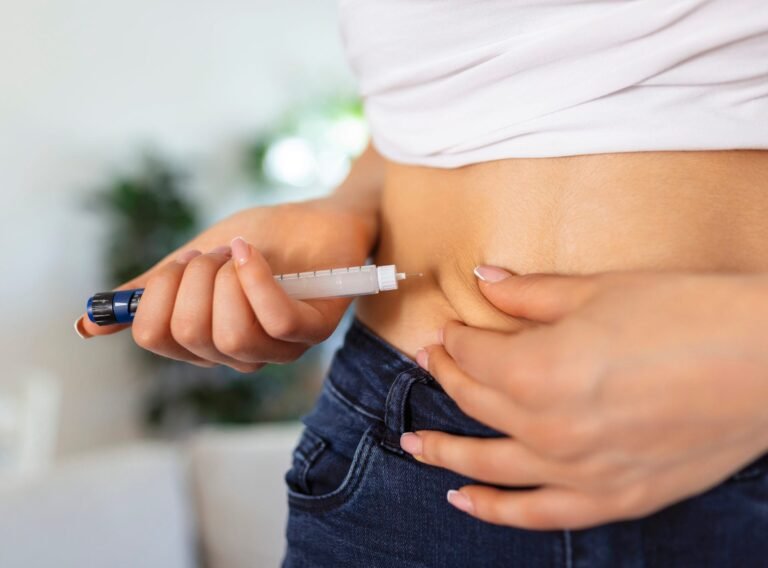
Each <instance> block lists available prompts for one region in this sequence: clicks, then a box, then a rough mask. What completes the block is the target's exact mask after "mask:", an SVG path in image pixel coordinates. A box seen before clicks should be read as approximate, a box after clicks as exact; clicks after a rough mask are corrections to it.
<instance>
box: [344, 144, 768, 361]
mask: <svg viewBox="0 0 768 568" xmlns="http://www.w3.org/2000/svg"><path fill="white" fill-rule="evenodd" d="M767 219H768V152H760V151H727V152H649V153H635V154H604V155H587V156H572V157H565V158H546V159H509V160H500V161H496V162H488V163H482V164H477V165H473V166H468V167H464V168H459V169H454V170H443V169H434V168H424V167H414V166H403V165H398V164H390V165H389V167H388V175H387V180H386V183H385V187H384V190H383V194H382V204H381V233H380V241H379V246H378V248H377V251H376V253H375V255H374V258H375V261H376V263H377V264H397V266H398V270H401V271H406V272H422V273H424V277H423V278H421V279H419V280H418V281H406V282H404V283H402V285H401V290H400V291H398V292H394V293H387V294H380V295H377V296H372V297H367V298H361V299H360V300H358V306H357V316H358V318H359V319H360V320H361V321H362V322H364V323H365V324H366V325H367V326H368V327H370V328H371V329H372V330H374V331H375V332H376V333H377V334H378V335H379V336H381V337H383V338H384V339H385V340H386V341H388V342H389V343H391V344H392V345H394V346H395V347H397V348H398V349H399V350H401V351H402V352H403V353H405V354H407V355H409V356H411V357H412V356H413V355H414V354H415V351H416V349H418V348H419V347H420V346H422V345H425V344H428V343H433V342H434V341H435V339H436V332H437V329H438V328H439V327H441V326H442V325H444V323H445V322H446V321H448V320H450V319H457V320H460V321H463V322H465V323H467V324H469V325H473V326H478V327H485V328H490V329H499V330H514V329H515V328H518V327H519V326H521V325H522V322H519V321H516V320H514V319H513V318H511V317H509V316H506V315H505V314H503V313H501V312H499V311H498V310H496V309H495V308H494V307H493V306H491V305H490V304H489V303H488V302H487V301H486V300H485V299H484V298H483V297H482V295H481V294H480V292H479V289H478V287H477V283H476V280H475V277H474V275H473V273H472V270H473V268H474V267H475V266H477V265H480V264H490V265H496V266H501V267H504V268H506V269H508V270H510V271H512V272H516V273H520V274H524V273H532V272H551V273H564V274H586V273H594V272H602V271H609V270H630V269H646V270H674V269H685V270H720V271H723V270H735V271H761V270H766V269H768V221H767Z"/></svg>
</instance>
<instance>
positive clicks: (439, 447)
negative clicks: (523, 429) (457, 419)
mask: <svg viewBox="0 0 768 568" xmlns="http://www.w3.org/2000/svg"><path fill="white" fill-rule="evenodd" d="M400 443H401V447H402V448H403V449H404V450H405V451H407V452H408V453H410V454H411V455H412V456H414V457H415V458H416V459H418V460H419V461H420V462H423V463H426V464H429V465H434V466H437V467H442V468H445V469H450V470H452V471H455V472H456V473H458V474H461V475H465V476H467V477H471V478H472V479H476V480H478V481H483V482H485V483H493V484H495V485H509V486H531V485H541V484H543V483H546V482H550V481H552V475H551V474H550V469H551V468H550V467H549V466H548V464H547V463H546V462H545V461H544V460H542V459H541V458H539V457H538V456H536V455H535V454H534V453H533V452H531V451H530V450H529V449H528V448H526V447H525V446H523V445H522V444H520V443H519V442H517V441H515V440H513V439H511V438H472V437H468V436H454V435H452V434H445V433H443V432H436V431H431V430H420V431H418V432H407V433H405V434H403V436H402V437H401V439H400Z"/></svg>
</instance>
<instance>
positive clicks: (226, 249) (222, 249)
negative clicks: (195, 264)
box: [208, 245, 232, 256]
mask: <svg viewBox="0 0 768 568" xmlns="http://www.w3.org/2000/svg"><path fill="white" fill-rule="evenodd" d="M208 254H224V255H227V256H231V255H232V248H231V247H229V246H228V245H221V246H220V247H216V248H214V249H211V252H209V253H208Z"/></svg>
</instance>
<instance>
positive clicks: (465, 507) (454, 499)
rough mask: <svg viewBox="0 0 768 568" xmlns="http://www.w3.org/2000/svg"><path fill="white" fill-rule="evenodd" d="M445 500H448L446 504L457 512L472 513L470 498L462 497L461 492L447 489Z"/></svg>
mask: <svg viewBox="0 0 768 568" xmlns="http://www.w3.org/2000/svg"><path fill="white" fill-rule="evenodd" d="M446 499H448V502H449V503H450V504H451V505H453V506H454V507H456V508H457V509H458V510H459V511H464V512H465V513H472V512H473V511H474V510H475V508H474V506H473V505H472V501H471V500H470V498H469V497H467V496H466V495H464V494H463V493H462V492H461V491H456V490H455V489H449V490H448V495H446Z"/></svg>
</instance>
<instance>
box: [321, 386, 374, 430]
mask: <svg viewBox="0 0 768 568" xmlns="http://www.w3.org/2000/svg"><path fill="white" fill-rule="evenodd" d="M325 385H326V386H327V387H328V391H329V394H331V395H333V396H334V397H335V398H336V399H337V400H338V401H339V402H340V403H342V404H344V405H345V406H348V407H349V408H350V410H354V411H356V412H358V413H360V414H362V415H363V416H367V417H368V418H372V419H374V420H376V421H378V422H383V420H382V419H381V416H376V415H375V414H372V413H370V412H369V411H367V410H366V409H364V408H361V407H360V406H358V405H356V404H355V403H354V402H352V401H351V400H349V399H348V398H347V397H346V396H344V395H343V394H342V393H341V391H339V389H337V388H336V387H335V386H333V383H332V382H331V381H330V380H326V381H325Z"/></svg>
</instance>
